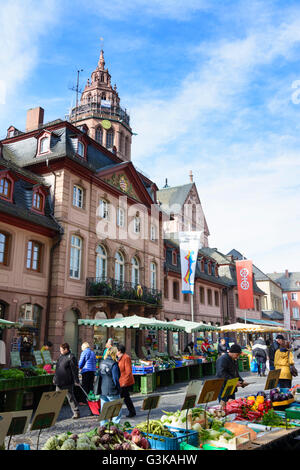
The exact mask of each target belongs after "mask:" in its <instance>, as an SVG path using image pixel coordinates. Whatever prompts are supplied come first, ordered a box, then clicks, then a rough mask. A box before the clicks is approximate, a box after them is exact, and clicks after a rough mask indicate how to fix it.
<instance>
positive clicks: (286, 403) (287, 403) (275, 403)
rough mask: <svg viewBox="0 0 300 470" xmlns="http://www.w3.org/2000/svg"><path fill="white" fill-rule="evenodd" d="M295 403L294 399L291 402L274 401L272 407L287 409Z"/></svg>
mask: <svg viewBox="0 0 300 470" xmlns="http://www.w3.org/2000/svg"><path fill="white" fill-rule="evenodd" d="M294 401H295V400H294V398H291V399H290V400H283V401H273V402H272V406H274V407H277V406H280V407H287V406H289V405H290V404H291V403H293V402H294Z"/></svg>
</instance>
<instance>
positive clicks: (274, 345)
mask: <svg viewBox="0 0 300 470" xmlns="http://www.w3.org/2000/svg"><path fill="white" fill-rule="evenodd" d="M283 342H284V336H283V335H277V336H276V339H275V341H274V342H273V343H272V344H271V346H270V348H269V369H270V370H274V369H275V367H274V358H275V353H276V351H277V349H279V348H280V346H281V345H282V343H283Z"/></svg>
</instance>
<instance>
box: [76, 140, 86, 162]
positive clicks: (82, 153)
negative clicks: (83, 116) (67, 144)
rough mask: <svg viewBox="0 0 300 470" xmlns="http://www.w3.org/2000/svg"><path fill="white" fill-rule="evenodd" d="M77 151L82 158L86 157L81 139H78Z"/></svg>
mask: <svg viewBox="0 0 300 470" xmlns="http://www.w3.org/2000/svg"><path fill="white" fill-rule="evenodd" d="M77 153H78V155H79V156H80V157H81V158H84V145H83V143H82V142H80V140H79V141H78V145H77Z"/></svg>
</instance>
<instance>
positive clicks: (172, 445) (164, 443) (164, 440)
mask: <svg viewBox="0 0 300 470" xmlns="http://www.w3.org/2000/svg"><path fill="white" fill-rule="evenodd" d="M142 434H143V436H144V437H146V438H147V439H148V441H149V444H150V448H151V449H159V450H180V444H181V443H182V442H186V440H187V436H188V434H187V433H186V432H183V433H182V434H181V435H180V436H177V435H176V433H172V434H173V436H174V437H165V436H158V435H155V434H148V435H147V434H146V433H142ZM197 434H198V433H197Z"/></svg>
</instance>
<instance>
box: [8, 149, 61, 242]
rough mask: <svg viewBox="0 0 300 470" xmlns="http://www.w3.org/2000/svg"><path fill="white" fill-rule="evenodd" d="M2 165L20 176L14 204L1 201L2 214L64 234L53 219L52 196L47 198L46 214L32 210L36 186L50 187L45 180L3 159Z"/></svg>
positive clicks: (15, 188) (14, 190)
mask: <svg viewBox="0 0 300 470" xmlns="http://www.w3.org/2000/svg"><path fill="white" fill-rule="evenodd" d="M0 165H3V166H5V168H8V169H10V170H11V171H12V172H13V173H14V174H16V175H17V176H18V179H17V180H16V181H15V182H14V189H13V202H9V201H6V200H4V199H0V213H1V212H2V213H5V214H8V215H12V216H14V217H17V218H20V219H23V220H26V221H29V222H32V223H34V224H36V225H40V226H42V227H45V228H48V229H51V230H54V231H55V232H61V233H62V231H63V229H62V227H61V226H60V225H59V224H58V222H56V221H55V219H54V218H53V207H52V201H51V196H50V194H48V195H47V196H46V200H45V210H44V212H45V213H44V214H38V213H36V212H33V211H32V210H31V207H32V195H33V188H34V186H36V184H41V185H43V186H44V187H48V185H46V184H45V181H44V179H43V178H41V177H39V176H37V175H35V174H34V173H31V172H30V171H28V170H24V169H22V168H21V169H20V168H18V167H16V166H15V164H12V163H11V162H4V161H3V159H2V158H0ZM0 174H1V170H0ZM22 176H26V177H28V178H30V179H31V180H33V183H31V182H28V181H25V180H24V179H22ZM0 218H1V216H0Z"/></svg>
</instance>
